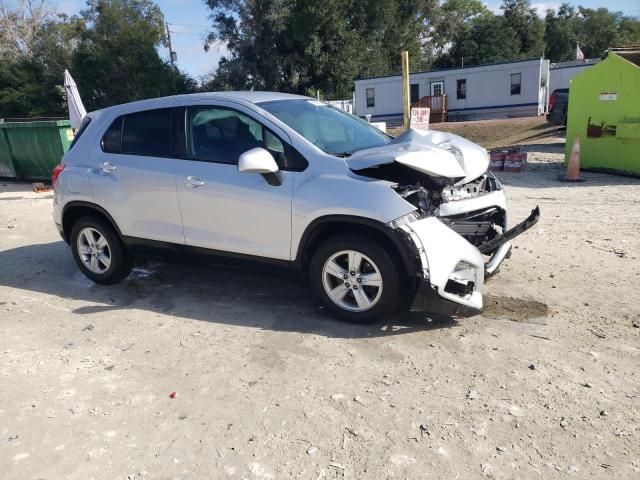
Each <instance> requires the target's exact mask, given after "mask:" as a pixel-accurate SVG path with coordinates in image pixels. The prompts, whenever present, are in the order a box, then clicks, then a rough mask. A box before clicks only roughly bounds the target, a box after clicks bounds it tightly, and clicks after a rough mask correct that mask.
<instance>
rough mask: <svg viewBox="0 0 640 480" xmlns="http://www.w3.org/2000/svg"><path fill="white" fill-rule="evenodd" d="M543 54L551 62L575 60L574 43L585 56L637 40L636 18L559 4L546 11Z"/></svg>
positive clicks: (638, 23) (638, 26)
mask: <svg viewBox="0 0 640 480" xmlns="http://www.w3.org/2000/svg"><path fill="white" fill-rule="evenodd" d="M545 20H546V22H545V23H546V33H545V35H546V44H547V46H546V49H545V55H546V56H547V58H549V59H550V60H551V61H552V62H561V61H566V60H575V53H576V44H580V49H581V50H582V52H583V53H584V55H585V57H587V58H589V57H591V58H594V57H600V56H601V55H602V54H603V53H604V51H605V50H607V49H608V48H610V47H614V46H619V45H637V44H638V43H640V20H638V19H636V18H633V17H628V16H625V15H623V14H622V13H621V12H612V11H609V10H607V9H606V8H599V9H597V10H594V9H589V8H583V7H578V8H573V7H571V6H570V5H568V4H566V3H565V4H562V5H561V6H560V8H559V9H558V10H557V11H555V10H548V11H547V15H546V19H545Z"/></svg>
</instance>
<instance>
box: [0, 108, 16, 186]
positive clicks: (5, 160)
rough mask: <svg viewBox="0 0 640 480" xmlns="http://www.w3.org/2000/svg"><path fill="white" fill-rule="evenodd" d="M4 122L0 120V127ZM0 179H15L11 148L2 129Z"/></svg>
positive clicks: (0, 132) (0, 135)
mask: <svg viewBox="0 0 640 480" xmlns="http://www.w3.org/2000/svg"><path fill="white" fill-rule="evenodd" d="M3 123H4V120H2V119H0V126H1V125H2V124H3ZM0 177H5V178H15V177H16V170H15V168H13V157H12V156H11V148H9V142H8V141H7V136H6V135H5V133H4V130H3V129H0Z"/></svg>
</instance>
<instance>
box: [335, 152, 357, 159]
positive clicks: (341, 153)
mask: <svg viewBox="0 0 640 480" xmlns="http://www.w3.org/2000/svg"><path fill="white" fill-rule="evenodd" d="M334 155H335V156H336V157H340V158H347V157H350V156H351V155H353V152H340V153H334Z"/></svg>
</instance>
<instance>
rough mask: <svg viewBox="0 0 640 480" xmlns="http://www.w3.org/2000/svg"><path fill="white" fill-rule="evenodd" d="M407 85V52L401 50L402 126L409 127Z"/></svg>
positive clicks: (409, 115) (409, 107)
mask: <svg viewBox="0 0 640 480" xmlns="http://www.w3.org/2000/svg"><path fill="white" fill-rule="evenodd" d="M410 94H411V91H410V87H409V52H407V51H406V50H405V51H404V52H402V113H403V120H404V121H403V123H404V128H405V129H408V128H409V123H410V120H411V103H410Z"/></svg>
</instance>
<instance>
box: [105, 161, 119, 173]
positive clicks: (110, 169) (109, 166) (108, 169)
mask: <svg viewBox="0 0 640 480" xmlns="http://www.w3.org/2000/svg"><path fill="white" fill-rule="evenodd" d="M115 169H116V166H115V165H114V164H113V163H111V162H104V163H103V164H102V171H103V172H106V173H109V172H113V171H114V170H115Z"/></svg>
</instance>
